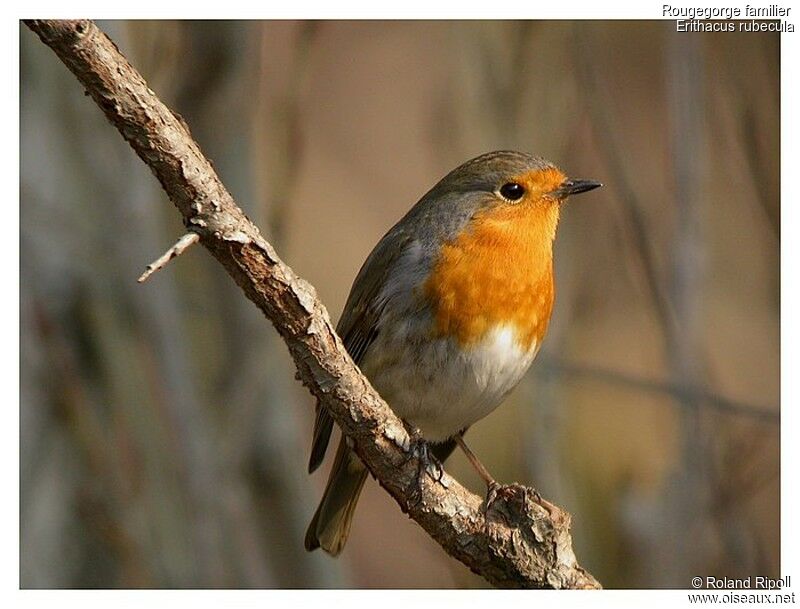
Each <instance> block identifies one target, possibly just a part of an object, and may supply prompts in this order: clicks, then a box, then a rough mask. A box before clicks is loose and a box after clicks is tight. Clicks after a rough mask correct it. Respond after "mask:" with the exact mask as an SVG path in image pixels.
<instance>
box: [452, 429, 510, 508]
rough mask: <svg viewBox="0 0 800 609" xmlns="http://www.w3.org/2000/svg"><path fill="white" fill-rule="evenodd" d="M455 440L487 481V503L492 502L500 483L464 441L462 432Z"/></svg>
mask: <svg viewBox="0 0 800 609" xmlns="http://www.w3.org/2000/svg"><path fill="white" fill-rule="evenodd" d="M455 441H456V444H458V446H459V447H460V448H461V450H463V451H464V454H465V455H466V456H467V460H468V461H469V462H470V463H471V464H472V467H474V468H475V471H476V472H478V475H479V476H480V477H481V478H482V479H483V481H484V482H485V483H486V504H487V505H488V504H490V503H491V502H492V500H494V498H495V496H496V495H497V489H499V488H500V485H499V484H498V483H497V481H496V480H495V479H494V478H492V475H491V474H490V473H489V470H488V469H486V466H484V464H483V463H481V462H480V461H479V460H478V457H476V456H475V453H473V452H472V451H471V450H470V448H469V446H467V444H466V442H464V436H463V435H462V434H460V433H459V434H457V435H456V436H455Z"/></svg>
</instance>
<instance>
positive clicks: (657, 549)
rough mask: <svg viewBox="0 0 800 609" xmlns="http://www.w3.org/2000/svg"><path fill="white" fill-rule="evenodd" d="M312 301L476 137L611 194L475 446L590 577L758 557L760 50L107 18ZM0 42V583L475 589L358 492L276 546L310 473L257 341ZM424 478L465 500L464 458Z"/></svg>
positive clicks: (277, 365) (647, 26) (72, 105)
mask: <svg viewBox="0 0 800 609" xmlns="http://www.w3.org/2000/svg"><path fill="white" fill-rule="evenodd" d="M101 25H102V27H104V29H106V31H107V32H108V33H109V34H110V35H111V36H112V38H114V40H115V41H116V42H117V43H118V45H119V46H120V48H121V50H122V51H123V52H124V53H125V54H126V55H127V56H128V57H129V59H130V60H131V61H132V63H133V64H134V65H135V66H136V67H137V68H138V69H139V70H140V71H141V72H142V73H143V74H144V76H145V78H147V80H148V82H149V84H150V86H151V88H152V89H153V90H154V91H156V93H157V94H159V95H160V96H161V97H162V99H164V101H165V102H167V103H168V104H169V105H170V106H171V107H173V108H174V109H175V110H177V111H178V112H180V113H181V114H182V115H183V116H184V117H185V119H186V120H187V122H188V123H189V125H190V126H191V129H192V133H193V134H194V136H195V137H196V138H197V139H198V141H199V142H200V144H201V146H202V147H203V149H204V151H205V152H206V154H208V156H209V157H210V158H211V159H212V160H213V161H214V163H215V166H216V167H217V170H218V171H219V173H220V175H221V177H222V179H223V180H224V181H225V183H226V185H227V186H228V188H229V189H230V190H231V191H232V193H233V194H234V196H235V197H236V198H237V200H238V202H239V204H240V205H241V206H242V207H243V208H245V210H247V212H248V214H249V215H250V216H251V217H252V218H253V219H254V220H255V221H256V223H257V224H258V225H259V226H261V227H262V230H263V231H264V232H265V234H267V235H268V236H269V237H270V238H271V239H272V240H273V242H274V243H275V244H276V246H277V248H278V250H279V252H280V253H281V254H282V255H283V257H284V259H285V260H286V261H287V262H288V263H289V264H290V265H292V266H293V268H294V269H295V270H296V271H297V272H298V273H299V274H300V275H301V276H303V277H305V278H306V279H308V280H309V281H310V282H311V283H312V284H313V285H314V286H316V288H317V290H318V292H319V294H320V296H321V297H322V299H323V301H324V302H326V303H327V305H328V307H329V310H330V311H331V313H332V315H333V316H334V318H335V317H337V316H338V314H339V312H340V310H341V307H342V305H343V303H344V300H345V298H346V296H347V292H348V290H349V286H350V283H351V281H352V279H353V277H354V276H355V273H356V272H357V270H358V268H359V266H360V264H361V262H362V261H363V259H364V258H365V257H366V255H367V254H368V253H369V251H370V250H371V248H372V247H373V246H374V244H375V243H376V242H377V240H378V239H379V238H380V236H381V235H382V234H383V233H384V232H385V231H386V230H387V229H388V228H389V227H390V226H391V225H392V224H393V223H394V222H395V221H396V220H397V219H398V218H399V217H400V216H401V215H402V214H403V213H404V212H405V211H406V210H407V209H408V208H409V207H410V206H411V205H412V204H413V203H414V202H415V201H416V200H417V199H418V198H419V197H420V196H421V195H422V194H423V193H424V192H425V191H426V190H427V189H428V188H429V187H430V186H432V185H433V183H434V182H435V181H436V180H438V179H439V178H440V177H441V176H442V175H444V174H445V173H446V172H447V171H449V170H450V169H451V168H453V167H454V166H455V165H457V164H459V163H460V162H462V161H464V160H466V159H468V158H471V157H473V156H476V155H477V154H480V153H482V152H486V151H488V150H492V149H500V148H516V149H521V150H526V151H529V152H533V153H536V154H540V155H542V156H545V157H546V158H548V159H551V160H552V161H554V162H556V163H557V164H558V165H559V166H560V167H561V168H562V169H564V170H565V171H566V172H568V173H569V174H570V175H574V176H576V177H583V178H594V179H598V180H600V181H602V182H604V183H605V184H606V186H605V188H603V189H602V190H600V191H596V192H594V193H592V194H591V195H587V197H586V198H585V199H583V198H576V199H575V200H574V202H572V203H570V204H569V206H568V207H567V209H566V212H565V214H564V216H563V221H562V224H561V228H560V231H559V238H558V241H557V248H556V258H557V261H556V272H557V298H556V307H555V312H554V317H553V322H552V324H551V329H550V333H549V335H548V337H547V339H546V341H545V344H544V348H543V350H542V353H541V354H540V356H539V358H538V359H537V361H536V362H535V364H534V366H533V368H532V370H531V372H530V373H529V374H528V376H527V378H526V379H525V381H524V382H523V383H522V384H521V385H520V387H519V388H518V389H517V390H516V391H515V392H514V393H513V394H512V396H511V397H510V398H509V399H508V400H507V402H506V404H505V405H504V406H503V407H501V408H500V409H498V410H497V411H496V412H495V413H494V414H492V416H490V417H488V418H487V419H486V420H485V421H484V422H482V423H480V424H478V425H476V426H475V427H474V428H473V429H472V430H471V431H470V443H471V445H472V448H473V449H474V450H475V451H476V452H477V453H478V454H479V455H480V456H481V458H482V459H483V460H484V462H485V463H486V464H487V466H488V467H489V469H490V471H492V472H493V473H494V475H495V476H496V477H498V478H499V479H500V480H505V481H512V480H517V481H520V482H524V483H527V484H532V485H536V486H537V488H539V490H541V492H542V493H543V494H544V495H545V496H547V497H548V498H550V499H552V500H554V501H556V502H557V503H559V504H561V505H563V506H565V507H566V508H567V509H568V510H570V511H571V512H572V513H573V516H574V538H575V547H576V552H577V553H578V556H579V558H580V560H581V562H582V563H583V564H584V565H585V566H586V567H587V568H588V569H589V570H590V571H592V572H593V573H594V574H595V575H596V576H597V577H598V578H599V579H600V581H601V582H603V583H604V585H606V586H607V587H667V586H669V587H688V585H689V581H690V577H691V576H694V575H712V574H713V575H718V576H729V577H743V576H747V575H771V576H773V577H777V576H778V573H779V556H780V545H779V538H780V536H779V445H778V440H779V422H778V404H779V245H780V226H779V216H780V214H779V209H780V208H779V173H778V171H779V157H778V151H779V38H778V36H777V35H775V34H737V33H722V34H713V35H710V34H691V33H676V32H675V31H674V24H672V23H667V22H659V23H650V22H634V21H625V22H574V23H569V22H481V21H477V22H446V21H442V22H421V21H406V22H369V21H359V22H289V21H284V22H130V23H127V22H126V23H123V22H104V23H101ZM20 28H21V31H20V36H21V72H22V82H21V131H22V138H21V154H22V167H21V192H22V201H21V277H22V280H21V303H20V309H21V357H22V359H21V366H22V379H21V380H22V399H21V421H22V424H21V434H22V436H21V437H22V449H21V450H22V454H21V506H20V507H21V547H22V552H21V571H22V575H21V585H22V586H23V587H76V586H78V587H87V586H88V587H141V586H144V587H347V586H354V587H479V586H482V585H484V584H483V582H482V581H481V580H480V579H478V578H477V577H475V576H473V575H472V574H470V573H469V572H467V570H466V569H465V568H464V567H463V566H462V565H460V564H459V563H457V562H455V561H453V560H451V559H449V558H448V557H446V556H445V555H444V554H443V552H442V551H441V550H440V549H439V548H438V547H437V546H436V545H435V544H434V543H433V542H431V541H430V540H429V539H427V537H426V536H425V534H424V533H423V532H422V531H421V529H419V528H418V527H417V526H416V525H415V524H414V523H413V522H411V521H409V520H408V519H407V518H406V517H405V516H404V515H402V514H401V513H400V511H399V509H398V508H397V506H396V505H395V504H394V503H393V502H392V501H391V500H390V498H389V497H388V496H387V495H386V494H385V493H383V492H382V491H381V490H380V489H379V488H378V487H377V485H376V484H374V483H369V484H368V485H367V488H366V490H365V493H364V496H363V498H362V501H361V503H360V505H359V508H358V511H357V514H356V519H355V524H354V527H353V532H352V537H351V539H350V542H349V543H348V546H347V548H346V549H345V552H344V554H343V555H342V556H341V557H340V558H339V559H338V560H332V559H330V558H328V557H326V556H324V555H321V554H313V555H308V554H306V553H305V552H304V551H303V550H302V535H303V532H304V528H305V525H306V523H307V521H308V519H309V518H310V516H311V514H312V511H313V509H314V507H315V505H316V502H317V500H318V499H319V496H320V493H321V488H322V485H323V484H324V479H325V475H326V474H325V472H321V473H317V474H315V475H314V476H312V477H308V476H307V475H306V473H305V468H306V461H307V456H308V455H307V451H308V447H309V436H310V432H311V417H312V412H313V408H312V406H313V404H312V401H311V399H310V397H309V396H308V394H307V393H305V392H304V391H303V389H302V388H301V387H299V385H298V384H297V383H296V382H295V381H294V380H293V372H292V369H291V364H290V361H289V358H288V356H287V354H286V352H285V349H284V348H283V346H282V344H281V343H280V342H279V341H278V340H277V339H276V336H275V333H274V331H273V330H272V328H271V327H270V326H269V325H268V324H267V323H266V322H265V321H264V319H263V318H261V317H260V316H259V314H258V312H257V311H256V310H255V308H254V307H252V305H250V303H248V302H247V301H245V300H244V299H243V297H242V295H241V294H240V293H239V291H238V290H237V289H236V287H235V286H234V285H233V284H232V282H230V280H229V279H228V278H227V277H226V276H225V275H224V273H223V271H222V270H221V269H220V268H219V267H218V265H216V264H215V263H214V262H213V261H212V260H211V258H210V257H208V256H207V255H206V254H205V253H204V252H202V251H201V249H199V248H195V249H193V250H191V251H190V252H189V253H187V254H186V255H185V256H183V257H182V258H180V259H179V260H177V261H176V262H174V263H173V264H171V265H170V266H169V267H168V269H166V270H165V271H163V272H160V273H159V274H157V275H156V276H154V277H153V278H152V279H151V280H150V281H149V282H148V283H147V284H145V285H144V286H138V285H137V284H136V283H135V279H136V277H137V276H138V275H139V273H140V272H141V270H142V269H143V268H144V266H145V265H146V264H147V263H148V262H150V261H151V260H152V259H153V258H155V257H156V256H157V255H159V254H160V253H161V252H162V251H163V250H165V249H166V248H167V247H168V246H169V245H170V244H171V243H172V242H173V241H174V240H175V239H176V238H177V237H178V236H179V234H180V233H181V229H182V227H181V225H180V222H179V219H178V214H177V213H176V212H175V211H174V210H173V209H171V206H170V204H169V202H168V201H167V200H166V197H165V195H164V193H163V192H162V191H160V190H159V188H158V186H157V184H156V182H155V180H154V179H153V178H152V176H151V175H150V174H149V172H148V171H147V169H146V168H145V167H144V166H143V165H142V163H141V162H140V161H139V160H138V159H137V158H135V156H134V155H133V153H132V151H131V150H130V149H129V148H128V147H127V146H126V145H125V143H124V142H123V140H122V139H121V138H120V137H119V135H118V134H117V133H116V132H115V131H114V130H113V129H112V128H111V127H110V126H109V125H108V124H107V123H106V122H105V120H104V119H103V117H102V115H101V114H100V112H99V110H98V109H97V108H95V107H94V106H93V104H92V103H91V101H90V100H89V99H88V98H85V97H84V96H83V95H82V91H81V89H80V87H79V85H78V84H77V82H76V81H75V80H74V79H73V78H72V77H71V76H70V75H69V74H68V73H67V71H66V69H65V68H64V67H63V66H62V65H61V64H59V63H58V61H57V60H56V58H55V56H53V55H52V54H51V52H50V51H49V50H48V49H46V48H45V47H44V46H43V45H42V44H41V43H40V42H39V41H38V40H37V39H36V38H35V37H34V36H33V35H32V34H31V33H30V32H29V31H27V30H26V29H25V28H24V27H23V26H20ZM448 469H449V470H450V471H451V472H452V473H453V474H454V475H455V476H457V477H458V478H459V479H461V480H463V481H464V482H465V483H467V484H468V485H470V486H471V487H473V488H474V489H475V490H476V492H482V486H481V483H480V481H479V480H478V479H477V477H476V476H475V474H474V473H473V472H472V471H471V470H470V468H469V467H468V465H467V464H466V462H465V460H464V458H463V457H462V456H461V455H460V454H456V455H455V456H454V457H453V458H452V460H451V461H450V462H449V463H448Z"/></svg>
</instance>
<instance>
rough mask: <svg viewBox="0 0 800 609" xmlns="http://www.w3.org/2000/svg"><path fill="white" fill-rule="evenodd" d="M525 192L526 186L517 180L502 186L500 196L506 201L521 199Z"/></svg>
mask: <svg viewBox="0 0 800 609" xmlns="http://www.w3.org/2000/svg"><path fill="white" fill-rule="evenodd" d="M524 194H525V188H523V187H522V186H520V185H519V184H517V183H516V182H509V183H508V184H503V185H502V186H501V187H500V196H501V197H503V198H504V199H505V200H506V201H519V200H520V199H521V198H522V197H523V195H524Z"/></svg>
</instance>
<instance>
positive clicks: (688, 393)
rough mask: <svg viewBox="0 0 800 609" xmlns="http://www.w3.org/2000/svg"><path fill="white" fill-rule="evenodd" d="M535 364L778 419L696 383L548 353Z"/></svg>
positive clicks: (772, 420)
mask: <svg viewBox="0 0 800 609" xmlns="http://www.w3.org/2000/svg"><path fill="white" fill-rule="evenodd" d="M539 367H540V368H548V369H551V370H552V371H553V372H557V373H559V374H562V375H566V376H570V377H572V378H578V379H585V380H595V381H600V382H604V383H611V384H615V385H623V386H625V387H630V388H631V389H639V390H642V391H650V392H654V393H663V394H665V395H669V396H671V397H674V398H677V399H679V400H680V401H681V404H682V405H685V404H686V403H687V401H688V403H689V404H694V405H697V403H703V404H705V405H707V406H708V407H709V408H711V409H712V410H716V411H718V412H721V413H725V414H731V415H737V416H743V417H747V418H750V419H753V420H755V421H759V422H763V423H770V424H776V425H777V424H778V423H780V420H781V415H780V411H779V410H777V409H774V408H768V407H765V406H756V405H755V404H748V403H746V402H741V401H738V400H732V399H729V398H726V397H724V396H721V395H718V394H716V393H713V392H711V391H706V390H705V389H702V388H699V387H687V386H685V385H683V384H681V383H677V382H666V381H658V380H654V379H645V378H641V377H638V376H636V375H634V374H628V373H625V372H621V371H619V370H612V369H609V368H601V367H597V366H586V365H580V364H574V363H571V362H567V361H563V360H558V359H554V358H552V357H551V358H548V359H546V360H543V361H542V362H541V363H539Z"/></svg>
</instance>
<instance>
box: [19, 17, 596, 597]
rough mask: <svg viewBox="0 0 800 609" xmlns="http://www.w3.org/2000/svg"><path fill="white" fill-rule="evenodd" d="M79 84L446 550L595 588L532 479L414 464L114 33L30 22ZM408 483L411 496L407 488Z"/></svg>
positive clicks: (516, 581)
mask: <svg viewBox="0 0 800 609" xmlns="http://www.w3.org/2000/svg"><path fill="white" fill-rule="evenodd" d="M26 24H27V25H28V27H30V28H31V29H32V30H33V31H35V32H36V33H37V34H38V35H39V37H40V38H41V39H42V41H43V42H44V43H45V44H47V45H48V46H49V47H50V48H51V49H53V51H55V53H56V54H57V55H58V56H59V58H60V59H61V60H62V61H63V62H64V63H65V64H66V65H67V67H68V68H69V69H70V70H71V71H72V72H73V74H74V75H75V76H76V77H77V78H78V80H79V81H80V82H81V83H82V84H83V86H84V87H86V89H87V91H88V93H89V94H90V95H91V96H92V98H93V99H94V101H95V102H96V103H97V104H98V105H99V106H100V108H101V109H102V110H103V111H104V113H105V115H106V117H107V118H108V119H109V120H110V121H111V122H112V124H114V125H115V126H116V127H117V128H118V129H119V131H120V132H121V133H122V135H123V137H124V138H125V139H126V140H127V141H128V143H129V144H130V145H131V146H132V147H133V148H134V150H135V151H136V153H137V154H138V155H139V156H140V157H141V158H142V160H143V161H144V162H145V163H147V165H148V166H149V167H150V168H151V169H152V170H153V172H154V173H155V175H156V177H157V178H158V179H159V181H160V183H161V185H162V187H163V188H164V190H165V191H166V192H167V193H168V195H169V196H170V198H171V199H172V201H173V203H174V204H175V205H176V207H177V208H178V210H179V211H180V212H181V214H182V215H183V217H184V221H185V223H186V224H187V225H188V226H190V227H192V228H193V230H195V231H196V232H197V233H198V234H199V235H200V238H201V243H202V244H203V245H204V246H205V247H206V248H207V249H208V250H209V251H210V252H211V254H212V255H213V256H214V257H215V258H217V260H218V261H219V262H220V263H221V264H222V265H223V266H224V267H225V269H226V270H227V272H228V273H229V274H230V275H231V277H232V278H233V279H234V280H235V281H236V283H237V284H238V285H239V286H240V287H241V288H242V290H243V291H244V292H245V294H246V296H247V297H248V298H249V299H250V300H252V301H253V302H254V303H255V304H256V305H257V306H258V307H259V308H260V309H261V310H262V312H263V313H264V314H265V315H266V316H267V317H268V318H269V319H270V320H271V321H272V322H273V324H274V325H275V328H276V329H277V330H278V332H279V333H280V334H281V336H282V337H283V339H284V341H285V342H286V344H287V346H288V347H289V350H290V352H291V354H292V357H293V358H294V361H295V364H296V365H297V369H298V375H299V377H300V378H301V380H302V381H303V382H304V383H305V384H306V385H307V386H308V387H309V389H311V391H312V392H313V393H314V395H315V396H316V397H317V398H318V399H319V400H320V401H322V402H323V403H324V404H325V406H327V407H328V409H329V410H330V412H331V415H332V416H333V418H334V419H335V421H336V422H337V423H338V424H339V426H340V427H341V428H342V430H343V433H345V434H346V435H347V436H348V437H349V438H350V439H351V440H352V442H353V447H354V449H355V450H356V452H357V453H358V455H359V457H360V458H361V459H362V461H363V462H364V463H365V464H366V465H367V467H368V468H369V469H370V471H371V472H372V473H373V474H374V475H375V476H376V477H377V478H378V480H379V481H380V483H381V484H382V485H383V486H384V488H385V489H386V490H387V491H388V492H389V493H390V494H391V495H392V496H393V497H394V498H395V500H396V501H397V502H398V503H399V504H400V506H401V508H402V509H403V510H405V511H407V513H408V514H409V515H410V516H411V517H412V518H413V519H414V520H416V521H417V522H418V523H419V524H420V525H421V526H422V527H423V528H424V529H425V530H426V531H427V532H428V533H429V534H430V535H431V536H432V537H433V538H434V539H435V540H436V541H437V542H438V543H439V544H440V545H441V546H442V547H443V548H444V549H445V550H446V551H447V552H448V553H450V554H451V555H452V556H454V557H455V558H457V559H458V560H460V561H461V562H463V563H464V564H466V565H467V566H469V567H470V568H471V569H472V570H474V571H475V572H476V573H479V574H480V575H482V576H483V577H484V578H486V579H487V581H489V582H490V583H493V584H495V585H498V586H504V587H554V588H575V587H579V588H587V587H590V588H595V587H599V584H598V583H597V581H596V580H595V579H594V578H593V577H592V576H591V575H590V574H588V573H586V571H584V570H583V569H582V568H581V567H580V566H579V565H578V563H577V561H576V559H575V555H574V552H573V550H572V540H571V536H570V533H569V528H570V520H571V519H570V516H569V514H567V513H566V512H563V511H562V510H560V509H558V508H555V507H554V506H553V507H552V508H551V509H546V508H545V507H543V505H542V504H541V502H540V501H538V500H537V499H536V495H535V493H533V492H531V490H530V489H526V488H525V487H521V486H518V485H514V486H509V487H505V489H504V492H502V493H501V495H502V496H501V498H499V499H498V500H497V501H495V503H493V504H492V506H490V508H488V509H485V508H484V507H483V503H482V501H481V500H480V499H479V498H478V497H476V496H475V495H473V494H472V493H470V492H469V491H468V490H467V489H465V488H464V487H463V486H461V485H460V484H459V483H458V482H457V481H456V480H454V479H453V478H451V477H450V476H448V475H447V474H446V473H444V472H442V476H441V477H439V478H438V479H434V478H432V477H430V476H427V475H425V471H424V468H422V469H423V471H422V473H420V466H421V464H420V462H419V458H418V455H417V451H416V449H415V447H414V446H413V444H412V442H411V439H410V438H409V436H408V434H407V432H406V430H405V427H404V426H403V424H402V422H401V421H400V420H399V419H398V418H397V417H396V416H395V415H394V413H393V412H392V411H391V409H390V408H389V407H388V405H387V404H386V403H385V402H384V401H383V400H382V399H381V398H380V396H379V395H378V394H377V393H376V392H375V390H374V389H372V387H371V386H370V384H369V382H368V381H367V379H366V378H365V377H364V376H362V375H361V373H360V372H359V370H358V368H357V367H356V366H355V365H354V364H353V362H352V360H351V359H350V357H349V356H348V355H347V352H346V350H345V349H344V347H343V345H342V343H341V340H340V339H339V338H338V337H337V336H336V333H335V331H334V329H333V325H332V323H331V321H330V319H329V317H328V315H327V312H326V310H325V308H324V306H323V305H322V303H320V302H319V300H318V299H317V298H316V295H315V293H314V290H313V288H312V287H311V286H310V285H308V284H307V283H306V282H305V281H303V280H302V279H300V278H299V277H297V276H296V275H295V274H294V273H293V271H292V270H291V269H290V268H289V267H288V266H286V265H285V264H284V263H283V262H282V261H281V260H280V259H279V258H278V256H277V254H276V253H275V251H274V250H273V248H272V246H270V244H269V243H267V242H266V241H265V240H264V239H263V237H262V236H261V235H260V233H259V231H258V229H257V228H256V227H255V226H254V225H253V224H252V223H251V222H250V221H249V220H248V219H247V217H246V216H245V215H244V213H243V212H242V210H241V209H240V208H239V207H238V206H237V205H236V204H235V202H234V201H233V198H232V197H231V195H230V193H229V192H228V191H227V190H226V188H225V187H224V185H223V184H222V183H221V182H220V180H219V178H218V176H217V175H216V173H215V171H214V170H213V168H212V166H211V164H210V162H209V161H208V160H207V159H206V158H205V157H204V156H203V154H202V153H201V152H200V149H199V146H198V145H197V143H196V142H195V141H194V140H193V139H192V137H191V135H190V134H189V132H188V129H187V128H186V126H185V124H184V123H183V121H181V120H179V119H178V117H177V116H176V115H175V114H174V113H172V112H171V111H170V110H169V109H168V108H167V107H166V106H164V105H163V103H161V101H160V100H159V99H158V98H157V97H156V96H155V94H154V93H153V92H152V91H151V90H150V89H149V88H148V87H147V84H146V83H145V81H144V79H143V78H142V76H141V75H140V74H139V73H138V72H137V71H136V70H135V69H134V68H133V67H132V66H131V65H130V64H129V63H128V62H127V60H126V59H125V58H124V57H123V56H122V55H121V54H120V53H119V51H118V50H117V47H116V46H115V45H114V43H113V42H112V41H111V40H110V39H109V38H108V37H107V36H106V35H105V34H103V33H102V32H101V31H100V30H99V29H98V28H97V26H96V25H95V24H94V23H93V22H91V21H88V20H77V21H44V20H42V21H38V20H37V21H28V22H26ZM409 489H415V492H414V493H413V494H414V495H416V500H413V499H409V495H410V494H412V493H410V492H409Z"/></svg>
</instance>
